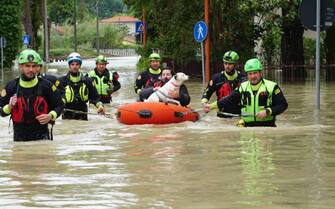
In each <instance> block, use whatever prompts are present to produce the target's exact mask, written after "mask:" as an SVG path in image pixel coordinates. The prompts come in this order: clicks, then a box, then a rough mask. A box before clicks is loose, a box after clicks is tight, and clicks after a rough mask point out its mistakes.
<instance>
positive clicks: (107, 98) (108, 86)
mask: <svg viewBox="0 0 335 209" xmlns="http://www.w3.org/2000/svg"><path fill="white" fill-rule="evenodd" d="M107 64H108V62H107V58H106V57H105V56H103V55H99V56H98V57H97V58H96V59H95V65H96V67H95V68H94V70H92V71H90V72H89V73H88V74H87V76H88V77H90V78H91V79H92V80H93V81H94V84H95V87H96V88H97V91H98V94H99V96H100V101H101V102H102V103H110V102H111V100H112V96H111V95H112V93H113V92H116V91H117V90H119V89H120V88H121V84H120V82H119V81H118V79H119V74H118V73H117V72H113V73H110V72H109V70H108V69H107V68H106V65H107Z"/></svg>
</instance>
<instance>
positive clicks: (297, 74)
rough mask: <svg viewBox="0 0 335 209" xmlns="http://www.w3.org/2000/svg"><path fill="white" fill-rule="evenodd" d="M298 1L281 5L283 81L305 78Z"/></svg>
mask: <svg viewBox="0 0 335 209" xmlns="http://www.w3.org/2000/svg"><path fill="white" fill-rule="evenodd" d="M299 4H300V1H299V0H294V1H287V2H286V1H285V2H284V4H283V5H282V16H283V23H282V31H283V35H282V40H281V61H282V65H283V78H284V79H285V80H296V79H298V80H302V79H305V78H306V76H307V73H306V70H305V68H304V66H303V65H304V64H305V63H304V48H303V35H304V28H303V27H302V25H301V22H300V19H299V17H298V8H299Z"/></svg>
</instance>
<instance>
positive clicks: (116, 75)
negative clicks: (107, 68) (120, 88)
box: [113, 72, 119, 81]
mask: <svg viewBox="0 0 335 209" xmlns="http://www.w3.org/2000/svg"><path fill="white" fill-rule="evenodd" d="M118 79H119V74H118V73H117V72H113V80H116V81H117V80H118Z"/></svg>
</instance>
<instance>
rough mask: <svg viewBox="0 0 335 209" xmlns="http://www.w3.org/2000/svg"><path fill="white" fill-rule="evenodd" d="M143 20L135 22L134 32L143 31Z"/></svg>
mask: <svg viewBox="0 0 335 209" xmlns="http://www.w3.org/2000/svg"><path fill="white" fill-rule="evenodd" d="M143 29H144V25H143V22H135V33H143Z"/></svg>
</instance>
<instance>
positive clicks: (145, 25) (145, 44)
mask: <svg viewBox="0 0 335 209" xmlns="http://www.w3.org/2000/svg"><path fill="white" fill-rule="evenodd" d="M142 22H143V48H144V49H145V48H146V47H147V14H146V9H145V6H143V18H142Z"/></svg>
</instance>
